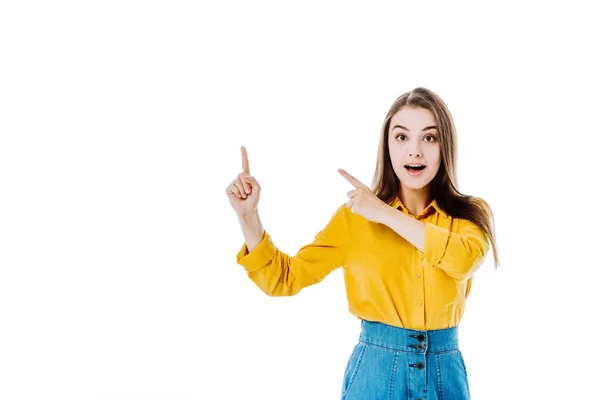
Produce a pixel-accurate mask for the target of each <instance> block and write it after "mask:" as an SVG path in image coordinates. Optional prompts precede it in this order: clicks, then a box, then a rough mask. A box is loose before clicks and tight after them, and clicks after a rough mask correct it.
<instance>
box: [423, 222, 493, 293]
mask: <svg viewBox="0 0 600 400" xmlns="http://www.w3.org/2000/svg"><path fill="white" fill-rule="evenodd" d="M489 248H490V245H489V243H488V240H487V237H486V236H485V234H484V232H483V231H482V230H481V229H480V228H479V227H478V226H477V225H475V224H474V223H473V222H471V221H469V220H467V219H459V220H458V228H457V231H456V232H451V231H450V230H449V229H447V228H443V227H440V226H437V225H435V224H432V223H431V222H426V223H425V248H424V255H425V259H426V261H427V264H428V265H430V266H431V267H435V268H440V269H442V270H444V272H446V273H447V274H448V275H449V276H451V277H452V278H454V279H455V280H457V281H458V282H463V281H465V280H467V279H469V278H471V277H472V276H473V275H474V274H475V272H476V271H477V269H478V268H479V267H480V266H481V264H482V263H483V260H484V259H485V256H486V254H487V252H488V250H489Z"/></svg>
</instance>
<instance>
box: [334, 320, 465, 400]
mask: <svg viewBox="0 0 600 400" xmlns="http://www.w3.org/2000/svg"><path fill="white" fill-rule="evenodd" d="M470 398H471V395H470V392H469V383H468V380H467V369H466V367H465V362H464V360H463V357H462V354H461V352H460V350H459V348H458V326H454V327H452V328H447V329H438V330H425V331H419V330H413V329H406V328H399V327H396V326H391V325H387V324H383V323H381V322H373V321H367V320H364V319H363V320H361V332H360V336H359V341H358V343H357V344H356V346H354V350H353V351H352V355H351V356H350V359H349V360H348V364H347V365H346V371H345V372H344V381H343V385H342V399H343V400H355V399H361V400H365V399H368V400H380V399H381V400H383V399H386V400H387V399H411V400H434V399H436V400H437V399H443V400H464V399H470Z"/></svg>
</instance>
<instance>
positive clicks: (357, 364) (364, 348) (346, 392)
mask: <svg viewBox="0 0 600 400" xmlns="http://www.w3.org/2000/svg"><path fill="white" fill-rule="evenodd" d="M366 349H367V346H363V347H362V349H361V350H360V353H359V354H358V359H357V360H356V366H354V369H353V371H352V375H350V380H349V381H348V387H347V388H346V390H345V391H344V393H343V394H342V398H343V397H345V396H346V395H347V394H348V391H349V390H350V388H351V387H352V384H353V383H354V378H355V377H356V374H357V373H358V369H359V368H360V363H361V362H362V357H363V354H364V353H365V350H366Z"/></svg>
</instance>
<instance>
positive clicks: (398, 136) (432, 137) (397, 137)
mask: <svg viewBox="0 0 600 400" xmlns="http://www.w3.org/2000/svg"><path fill="white" fill-rule="evenodd" d="M400 137H402V138H405V137H406V136H405V135H402V134H400V135H397V136H396V139H399V138H400ZM427 138H431V139H433V140H427V141H428V142H434V141H435V140H436V138H435V136H432V135H430V136H425V139H427ZM401 140H404V139H401Z"/></svg>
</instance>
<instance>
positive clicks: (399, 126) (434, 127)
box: [392, 125, 437, 132]
mask: <svg viewBox="0 0 600 400" xmlns="http://www.w3.org/2000/svg"><path fill="white" fill-rule="evenodd" d="M395 128H400V129H404V130H405V131H408V132H410V129H408V128H407V127H405V126H402V125H394V127H393V128H392V129H395ZM429 129H437V126H435V125H431V126H427V127H425V128H423V130H422V131H421V132H425V131H427V130H429Z"/></svg>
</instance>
